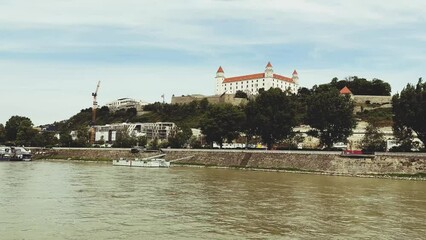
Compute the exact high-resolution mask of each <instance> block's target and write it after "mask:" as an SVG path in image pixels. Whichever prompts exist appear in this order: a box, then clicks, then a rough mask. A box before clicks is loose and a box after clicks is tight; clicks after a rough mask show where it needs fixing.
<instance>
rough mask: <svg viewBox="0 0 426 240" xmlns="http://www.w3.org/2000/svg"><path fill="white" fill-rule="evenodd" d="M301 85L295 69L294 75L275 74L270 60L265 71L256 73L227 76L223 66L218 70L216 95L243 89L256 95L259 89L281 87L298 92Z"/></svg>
mask: <svg viewBox="0 0 426 240" xmlns="http://www.w3.org/2000/svg"><path fill="white" fill-rule="evenodd" d="M298 85H299V76H298V74H297V71H296V70H294V72H293V75H292V77H291V78H290V77H285V76H282V75H278V74H274V70H273V69H272V64H271V63H270V62H268V64H267V65H266V68H265V72H263V73H255V74H250V75H243V76H236V77H229V78H227V77H225V72H224V71H223V69H222V67H219V69H218V70H217V72H216V95H221V94H223V93H227V94H234V93H236V92H237V91H239V90H240V91H243V92H246V93H248V94H253V95H256V94H258V93H259V89H261V88H263V89H265V90H268V89H270V88H280V89H281V90H282V91H286V90H289V91H290V92H292V93H296V92H297V89H298Z"/></svg>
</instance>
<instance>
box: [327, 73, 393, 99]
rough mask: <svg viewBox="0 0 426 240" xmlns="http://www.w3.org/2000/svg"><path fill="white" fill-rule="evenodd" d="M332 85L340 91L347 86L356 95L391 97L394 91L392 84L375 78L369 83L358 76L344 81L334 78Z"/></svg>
mask: <svg viewBox="0 0 426 240" xmlns="http://www.w3.org/2000/svg"><path fill="white" fill-rule="evenodd" d="M330 85H331V86H333V87H335V88H337V89H338V90H341V89H342V88H344V87H345V86H346V87H348V88H349V89H350V90H351V92H352V93H353V94H354V95H378V96H390V95H391V90H392V89H391V86H390V84H389V83H387V82H385V81H383V80H380V79H377V78H374V79H373V80H371V81H368V80H367V79H365V78H359V77H357V76H354V77H350V78H347V79H344V80H338V78H333V79H332V80H331V83H330Z"/></svg>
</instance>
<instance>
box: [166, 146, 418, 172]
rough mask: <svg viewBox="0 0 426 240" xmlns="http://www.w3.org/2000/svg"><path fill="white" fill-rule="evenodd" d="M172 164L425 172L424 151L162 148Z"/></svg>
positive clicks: (341, 170)
mask: <svg viewBox="0 0 426 240" xmlns="http://www.w3.org/2000/svg"><path fill="white" fill-rule="evenodd" d="M164 151H165V152H166V153H167V155H166V158H167V159H168V160H170V161H174V162H173V163H174V164H189V165H204V166H218V167H239V168H258V169H276V170H290V171H307V172H322V173H329V174H342V175H362V174H417V173H426V154H391V153H381V154H377V155H376V156H374V157H368V158H363V157H357V158H348V157H342V156H340V153H339V152H303V151H232V150H230V151H218V150H215V151H212V150H195V151H192V150H177V149H176V150H169V149H165V150H164Z"/></svg>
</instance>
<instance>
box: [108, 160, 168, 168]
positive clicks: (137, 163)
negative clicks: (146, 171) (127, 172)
mask: <svg viewBox="0 0 426 240" xmlns="http://www.w3.org/2000/svg"><path fill="white" fill-rule="evenodd" d="M112 164H113V165H114V166H125V167H145V168H168V167H170V162H167V161H166V160H164V159H150V160H138V159H136V160H129V159H120V160H114V161H113V162H112Z"/></svg>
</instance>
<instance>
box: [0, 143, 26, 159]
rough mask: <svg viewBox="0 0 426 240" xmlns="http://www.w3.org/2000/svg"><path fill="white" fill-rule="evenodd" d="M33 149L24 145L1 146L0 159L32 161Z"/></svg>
mask: <svg viewBox="0 0 426 240" xmlns="http://www.w3.org/2000/svg"><path fill="white" fill-rule="evenodd" d="M31 159H32V154H31V150H27V149H25V148H24V147H6V146H0V161H31Z"/></svg>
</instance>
